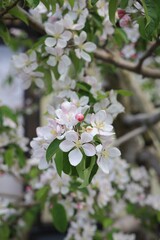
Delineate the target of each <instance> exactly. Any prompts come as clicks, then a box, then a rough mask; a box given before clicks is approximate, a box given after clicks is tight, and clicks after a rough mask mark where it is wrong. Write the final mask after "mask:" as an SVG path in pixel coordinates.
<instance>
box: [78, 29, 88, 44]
mask: <svg viewBox="0 0 160 240" xmlns="http://www.w3.org/2000/svg"><path fill="white" fill-rule="evenodd" d="M79 38H80V43H84V42H85V41H86V39H87V33H86V32H84V31H82V32H81V34H80V36H79Z"/></svg>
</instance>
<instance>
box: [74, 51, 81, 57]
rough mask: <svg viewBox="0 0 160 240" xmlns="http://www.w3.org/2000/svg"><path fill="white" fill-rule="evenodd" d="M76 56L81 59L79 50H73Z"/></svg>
mask: <svg viewBox="0 0 160 240" xmlns="http://www.w3.org/2000/svg"><path fill="white" fill-rule="evenodd" d="M75 53H76V56H77V57H78V58H79V59H81V50H80V49H75Z"/></svg>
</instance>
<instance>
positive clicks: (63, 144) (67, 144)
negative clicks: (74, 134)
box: [59, 140, 75, 152]
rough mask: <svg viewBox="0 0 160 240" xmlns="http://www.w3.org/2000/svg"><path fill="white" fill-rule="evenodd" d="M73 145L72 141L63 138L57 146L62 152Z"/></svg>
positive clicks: (67, 150)
mask: <svg viewBox="0 0 160 240" xmlns="http://www.w3.org/2000/svg"><path fill="white" fill-rule="evenodd" d="M74 146H75V144H74V142H70V141H68V140H64V141H63V142H61V143H60V145H59V148H60V149H61V150H62V151H63V152H69V151H70V150H71V149H72V148H73V147H74Z"/></svg>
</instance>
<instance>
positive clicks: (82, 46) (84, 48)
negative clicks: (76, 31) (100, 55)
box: [74, 31, 96, 62]
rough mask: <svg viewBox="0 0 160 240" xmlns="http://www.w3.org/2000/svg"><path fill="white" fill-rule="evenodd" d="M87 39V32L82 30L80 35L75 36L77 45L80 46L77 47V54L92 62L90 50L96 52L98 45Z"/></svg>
mask: <svg viewBox="0 0 160 240" xmlns="http://www.w3.org/2000/svg"><path fill="white" fill-rule="evenodd" d="M86 39H87V34H86V32H84V31H82V32H81V33H80V36H79V37H78V36H77V35H75V36H74V43H75V46H77V47H78V48H76V49H75V53H76V56H77V57H78V58H79V59H81V58H83V59H84V60H85V61H87V62H90V61H91V57H90V55H89V54H88V52H89V53H90V52H94V51H95V50H96V45H95V44H94V43H92V42H85V41H86Z"/></svg>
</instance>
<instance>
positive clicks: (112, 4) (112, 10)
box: [109, 0, 118, 24]
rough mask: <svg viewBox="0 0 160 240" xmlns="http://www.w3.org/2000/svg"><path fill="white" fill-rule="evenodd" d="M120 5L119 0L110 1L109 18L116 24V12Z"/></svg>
mask: <svg viewBox="0 0 160 240" xmlns="http://www.w3.org/2000/svg"><path fill="white" fill-rule="evenodd" d="M117 6H118V0H110V1H109V19H110V21H111V23H113V24H115V13H116V10H117Z"/></svg>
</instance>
